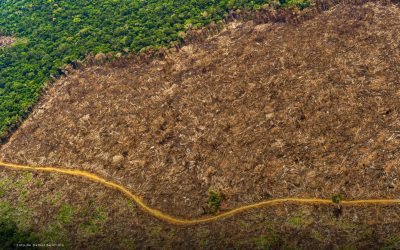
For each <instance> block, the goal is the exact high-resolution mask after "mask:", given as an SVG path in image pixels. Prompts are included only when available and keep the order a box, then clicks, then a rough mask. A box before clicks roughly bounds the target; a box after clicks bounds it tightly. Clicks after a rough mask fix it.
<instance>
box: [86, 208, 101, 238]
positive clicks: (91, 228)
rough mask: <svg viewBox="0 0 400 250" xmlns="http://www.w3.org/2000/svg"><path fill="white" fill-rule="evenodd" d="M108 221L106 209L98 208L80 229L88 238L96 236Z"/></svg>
mask: <svg viewBox="0 0 400 250" xmlns="http://www.w3.org/2000/svg"><path fill="white" fill-rule="evenodd" d="M106 219H107V213H106V212H105V211H104V208H102V207H97V208H96V209H95V210H94V212H93V215H92V217H91V218H90V219H89V220H87V221H86V222H84V223H83V224H81V225H80V229H81V230H82V232H83V233H84V234H85V235H87V236H90V235H94V234H96V233H98V232H99V231H100V230H101V228H102V227H103V226H104V223H105V221H106Z"/></svg>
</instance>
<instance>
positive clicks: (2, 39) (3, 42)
mask: <svg viewBox="0 0 400 250" xmlns="http://www.w3.org/2000/svg"><path fill="white" fill-rule="evenodd" d="M14 42H15V39H14V38H13V37H9V36H2V35H1V34H0V48H1V47H4V46H7V45H10V44H12V43H14Z"/></svg>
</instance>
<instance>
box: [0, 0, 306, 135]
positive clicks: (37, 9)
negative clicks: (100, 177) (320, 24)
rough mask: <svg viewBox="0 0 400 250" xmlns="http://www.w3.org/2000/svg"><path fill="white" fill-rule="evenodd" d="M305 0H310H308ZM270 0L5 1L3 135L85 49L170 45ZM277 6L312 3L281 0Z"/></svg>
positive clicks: (1, 12) (0, 52)
mask: <svg viewBox="0 0 400 250" xmlns="http://www.w3.org/2000/svg"><path fill="white" fill-rule="evenodd" d="M305 1H306V0H305ZM265 2H266V1H265V0H252V1H249V0H79V1H70V0H0V34H3V35H8V36H15V37H17V38H18V39H17V42H16V43H15V44H14V45H13V46H9V47H3V48H0V137H1V134H2V133H4V132H5V131H6V130H7V129H8V128H9V127H10V125H12V124H14V123H16V122H17V121H18V120H19V119H21V116H23V115H24V114H25V113H26V112H27V110H28V109H29V107H31V106H32V104H33V103H34V102H35V101H36V100H37V98H38V96H39V94H40V90H41V89H42V88H43V85H44V82H46V80H48V79H49V78H50V76H51V75H55V76H56V75H57V68H59V67H61V66H62V65H64V64H66V63H71V62H73V61H74V60H77V59H81V58H83V57H85V55H86V54H87V53H88V52H94V53H97V52H125V53H126V52H132V51H134V52H137V51H140V50H141V49H143V48H145V47H149V46H152V47H158V46H168V45H169V44H170V43H171V41H179V39H180V37H179V35H178V34H179V32H181V31H185V30H186V29H187V27H189V26H191V27H194V28H196V27H201V26H204V25H206V24H208V23H210V22H212V21H216V20H220V19H222V18H223V17H224V15H225V14H226V13H227V11H228V10H230V9H237V8H260V7H261V6H262V5H263V4H265ZM277 3H278V5H280V6H285V5H298V6H299V7H301V8H303V7H305V6H306V5H307V3H308V2H307V1H306V2H304V1H303V0H280V1H279V2H277Z"/></svg>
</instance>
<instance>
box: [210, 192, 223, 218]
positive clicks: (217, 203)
mask: <svg viewBox="0 0 400 250" xmlns="http://www.w3.org/2000/svg"><path fill="white" fill-rule="evenodd" d="M208 207H209V209H210V212H211V213H213V214H215V213H217V212H218V211H219V209H220V207H221V195H220V193H218V192H217V191H214V190H212V189H210V190H208Z"/></svg>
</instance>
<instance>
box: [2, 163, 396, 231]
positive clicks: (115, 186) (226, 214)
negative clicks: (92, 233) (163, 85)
mask: <svg viewBox="0 0 400 250" xmlns="http://www.w3.org/2000/svg"><path fill="white" fill-rule="evenodd" d="M0 166H2V167H4V168H8V169H14V170H25V171H39V172H51V173H60V174H66V175H72V176H79V177H83V178H85V179H88V180H90V181H93V182H97V183H100V184H102V185H103V186H106V187H108V188H111V189H116V190H118V191H120V192H122V193H123V194H125V195H126V196H127V197H128V198H130V199H131V200H133V201H134V202H135V203H136V204H137V205H138V206H139V207H140V208H141V209H142V210H143V211H144V212H146V213H148V214H149V215H151V216H153V217H156V218H158V219H160V220H162V221H165V222H167V223H170V224H175V225H193V224H200V223H206V222H213V221H217V220H219V219H222V218H226V217H229V216H233V215H236V214H239V213H242V212H244V211H247V210H251V209H256V208H261V207H266V206H272V205H278V204H283V203H296V204H319V205H333V204H335V203H333V201H332V200H330V199H319V198H280V199H273V200H266V201H261V202H257V203H254V204H250V205H244V206H240V207H238V208H235V209H232V210H230V211H227V212H223V213H220V214H218V215H215V216H211V217H204V218H192V219H183V218H177V217H174V216H171V215H168V214H165V213H163V212H162V211H160V210H157V209H154V208H151V207H149V206H148V205H146V203H145V202H144V201H143V200H142V199H141V198H140V197H139V196H137V195H135V194H134V193H132V192H131V191H129V190H128V189H127V188H125V187H123V186H122V185H119V184H117V183H115V182H112V181H108V180H106V179H104V178H102V177H100V176H98V175H95V174H92V173H89V172H86V171H82V170H75V169H66V168H55V167H33V166H28V165H18V164H12V163H6V162H1V161H0ZM340 204H341V205H343V206H351V205H366V204H381V205H391V204H400V199H369V200H345V201H341V203H340Z"/></svg>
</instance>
